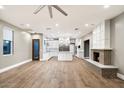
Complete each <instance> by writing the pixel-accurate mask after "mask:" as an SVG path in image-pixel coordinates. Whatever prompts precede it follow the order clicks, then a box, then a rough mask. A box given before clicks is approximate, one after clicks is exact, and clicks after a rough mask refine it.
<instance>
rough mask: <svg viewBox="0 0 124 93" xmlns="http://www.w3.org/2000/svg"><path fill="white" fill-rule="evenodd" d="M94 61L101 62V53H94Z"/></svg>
mask: <svg viewBox="0 0 124 93" xmlns="http://www.w3.org/2000/svg"><path fill="white" fill-rule="evenodd" d="M93 60H94V61H96V62H99V52H93Z"/></svg>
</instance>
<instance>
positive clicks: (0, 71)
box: [0, 59, 32, 73]
mask: <svg viewBox="0 0 124 93" xmlns="http://www.w3.org/2000/svg"><path fill="white" fill-rule="evenodd" d="M31 61H32V59H29V60H25V61H23V62H20V63H17V64H15V65H12V66H9V67H5V68H3V69H0V73H3V72H5V71H8V70H10V69H12V68H15V67H18V66H21V65H23V64H25V63H28V62H31Z"/></svg>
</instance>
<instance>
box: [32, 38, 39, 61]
mask: <svg viewBox="0 0 124 93" xmlns="http://www.w3.org/2000/svg"><path fill="white" fill-rule="evenodd" d="M39 51H40V40H39V39H33V40H32V60H39V59H40V52H39Z"/></svg>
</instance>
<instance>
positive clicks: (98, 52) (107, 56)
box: [91, 49, 111, 65]
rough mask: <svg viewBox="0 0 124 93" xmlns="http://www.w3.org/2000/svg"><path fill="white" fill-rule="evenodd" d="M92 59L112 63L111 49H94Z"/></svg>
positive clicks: (102, 62) (107, 63)
mask: <svg viewBox="0 0 124 93" xmlns="http://www.w3.org/2000/svg"><path fill="white" fill-rule="evenodd" d="M91 57H92V60H94V61H96V62H99V63H101V64H104V65H110V64H111V49H92V51H91Z"/></svg>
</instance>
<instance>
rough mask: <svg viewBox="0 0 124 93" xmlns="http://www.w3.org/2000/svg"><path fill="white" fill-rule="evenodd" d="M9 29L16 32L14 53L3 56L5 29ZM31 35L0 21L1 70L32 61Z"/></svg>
mask: <svg viewBox="0 0 124 93" xmlns="http://www.w3.org/2000/svg"><path fill="white" fill-rule="evenodd" d="M5 26H6V27H9V28H11V29H13V31H14V52H13V54H12V55H9V56H3V28H4V27H5ZM31 53H32V52H31V35H30V34H29V33H27V32H24V31H23V30H22V29H19V28H17V27H15V26H13V25H11V24H9V23H6V22H4V21H0V69H2V68H5V67H8V66H12V65H15V64H18V63H20V62H23V61H26V60H29V59H31Z"/></svg>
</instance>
